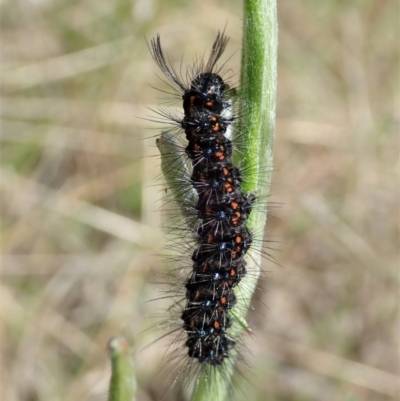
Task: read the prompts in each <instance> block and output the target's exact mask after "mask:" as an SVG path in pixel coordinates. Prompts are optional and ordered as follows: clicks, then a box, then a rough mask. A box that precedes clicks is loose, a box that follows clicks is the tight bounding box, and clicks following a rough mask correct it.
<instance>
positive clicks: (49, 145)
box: [0, 0, 399, 401]
mask: <svg viewBox="0 0 400 401" xmlns="http://www.w3.org/2000/svg"><path fill="white" fill-rule="evenodd" d="M216 3H217V2H214V1H211V0H209V1H204V2H200V1H190V2H188V1H179V0H175V1H172V0H171V1H161V0H153V1H150V0H138V1H136V2H130V1H128V0H118V1H105V0H84V1H80V2H79V1H73V2H72V1H67V0H57V1H56V0H46V1H44V0H42V1H34V2H33V1H28V0H20V1H13V0H10V1H3V2H2V4H1V9H2V10H1V23H2V47H1V49H2V50H1V55H2V81H3V90H2V109H1V113H2V136H1V141H2V157H1V162H2V164H1V177H0V184H1V186H0V188H1V195H2V201H1V209H2V270H1V276H2V284H1V292H0V295H1V300H2V302H1V305H2V307H1V322H2V341H1V351H2V364H1V368H2V370H1V378H2V385H1V386H2V387H1V391H2V394H3V398H2V399H3V400H7V401H17V400H18V401H36V400H40V401H47V400H51V401H57V400H66V401H76V400H90V401H95V400H96V401H97V400H105V399H106V394H107V385H108V380H109V373H110V372H109V361H108V358H107V354H106V351H105V350H106V343H107V340H108V339H109V338H110V337H112V336H114V335H118V334H124V335H125V336H126V337H127V338H129V339H130V341H132V342H134V343H135V344H137V348H138V349H140V348H141V347H142V346H143V344H145V343H146V342H147V339H146V334H144V335H143V334H142V335H140V336H139V333H140V332H141V331H142V330H143V329H144V328H145V327H146V326H148V320H147V316H148V314H149V313H150V311H151V307H152V306H151V304H145V303H144V302H145V301H146V300H148V299H151V298H154V297H155V296H156V292H155V289H154V288H153V287H152V286H151V285H149V284H146V283H148V282H149V281H151V279H152V276H154V273H155V272H156V271H160V270H162V269H163V266H162V265H161V263H160V262H159V261H158V259H157V258H156V257H154V256H153V255H154V254H155V253H157V252H158V251H159V248H160V242H161V238H162V233H161V232H160V229H159V221H160V216H159V213H158V212H156V211H155V210H156V209H157V207H158V204H156V203H155V199H158V198H159V197H160V195H159V193H158V189H155V188H154V187H152V184H154V182H155V177H156V176H157V174H158V161H157V159H156V158H143V156H148V155H150V154H156V149H155V147H154V144H153V141H152V140H151V141H142V139H143V138H144V137H147V136H149V135H152V134H154V132H150V131H148V130H146V129H145V127H146V126H148V125H149V124H148V123H146V122H143V121H142V120H140V119H138V118H136V117H137V116H138V117H146V115H147V114H148V112H147V111H146V109H145V106H150V107H151V106H152V105H154V104H157V99H156V97H157V93H156V92H155V91H154V90H152V89H151V88H150V84H153V85H156V86H159V85H160V84H159V81H158V80H157V78H156V77H155V75H154V72H155V71H156V67H155V65H154V63H153V62H152V60H151V57H150V55H149V53H148V51H147V48H146V45H145V41H144V35H146V36H147V37H148V38H150V37H151V36H153V35H154V34H155V33H156V32H160V33H162V34H163V37H164V38H165V46H166V50H167V51H168V52H169V53H170V54H171V58H172V59H174V60H176V61H178V62H179V60H180V56H181V54H182V52H184V53H185V59H186V60H191V57H192V56H194V54H195V53H196V52H197V54H198V53H199V52H201V51H202V50H203V49H205V48H206V47H207V46H209V45H210V41H211V40H212V38H213V37H214V35H215V33H216V30H217V29H221V28H223V26H224V25H225V23H226V21H228V27H227V33H228V34H229V35H230V36H231V38H232V39H231V43H230V45H229V50H228V52H232V53H233V52H234V51H235V50H239V49H240V27H241V22H240V17H241V2H239V1H236V0H235V1H228V0H225V1H220V2H218V6H216V5H215V4H216ZM279 22H280V32H279V34H280V49H279V85H278V86H279V90H278V116H277V117H278V119H277V138H276V144H275V163H274V164H275V167H276V169H277V171H276V172H275V173H274V176H273V188H272V193H273V197H272V200H273V201H275V202H281V203H282V205H281V207H280V208H279V209H274V210H273V214H274V215H275V216H276V217H279V219H275V218H270V219H269V224H268V232H269V233H270V235H273V237H274V238H276V239H277V240H280V241H281V244H280V245H279V248H280V252H276V253H275V254H274V256H275V257H276V258H277V259H278V260H279V262H280V264H281V265H282V266H283V268H280V267H278V266H276V265H273V264H271V263H269V262H267V261H266V262H265V265H264V268H265V269H266V270H268V271H270V273H269V277H270V278H271V279H270V280H268V281H267V282H265V283H264V284H263V285H265V286H266V288H267V289H268V293H267V294H265V295H263V299H262V300H255V302H254V304H255V305H254V306H255V310H256V313H255V314H253V315H252V317H251V319H252V323H253V325H254V332H255V334H256V335H255V338H254V339H252V340H250V342H249V346H250V348H251V349H252V352H253V355H248V359H249V362H250V364H251V366H252V368H251V371H247V370H246V369H245V374H246V375H247V374H248V375H249V376H250V377H251V381H252V382H253V383H254V385H253V386H249V385H247V384H246V382H242V381H241V379H240V378H239V379H238V380H239V383H240V386H241V388H242V391H243V393H242V394H241V395H240V394H239V395H238V399H243V397H244V396H245V398H246V399H247V400H258V399H259V400H269V401H273V400H280V401H284V400H287V401H289V400H298V401H300V400H318V401H319V400H326V401H342V400H347V401H350V400H354V401H355V400H358V401H372V400H377V401H385V400H393V399H395V398H396V394H397V396H398V393H397V392H398V387H397V386H398V374H399V353H398V345H399V344H398V335H399V311H398V306H399V289H398V284H399V274H398V273H399V271H398V268H399V253H398V246H399V241H398V240H399V204H398V200H399V193H398V189H399V188H398V187H399V185H398V184H399V183H398V168H399V157H398V151H399V140H398V137H397V136H396V133H397V132H396V128H397V124H398V115H399V114H398V113H399V103H398V84H399V82H398V69H397V68H398V45H399V43H398V42H399V40H398V33H399V32H398V29H397V28H398V9H396V6H395V3H394V2H392V1H388V0H386V1H382V0H364V1H361V0H359V1H352V2H350V1H349V2H330V1H316V0H308V1H302V2H298V1H295V0H284V1H280V2H279ZM238 53H239V52H237V54H235V55H234V57H233V60H232V65H233V69H234V70H235V71H237V67H235V64H237V60H238V58H239V54H238ZM261 301H263V302H265V303H266V304H267V305H268V309H266V308H265V307H264V306H263V305H262V303H261ZM161 352H162V350H160V347H158V346H157V345H155V346H153V347H150V348H149V349H146V350H145V351H142V352H137V353H136V355H135V358H136V359H135V360H136V365H137V370H138V380H139V386H140V388H139V395H138V400H139V401H144V400H146V401H147V400H153V399H155V394H156V392H157V390H158V387H160V386H161V387H162V385H161V384H160V382H159V380H160V379H156V378H155V377H156V376H155V373H156V371H157V368H158V366H159V360H160V354H161ZM243 394H244V396H243ZM171 399H173V398H171Z"/></svg>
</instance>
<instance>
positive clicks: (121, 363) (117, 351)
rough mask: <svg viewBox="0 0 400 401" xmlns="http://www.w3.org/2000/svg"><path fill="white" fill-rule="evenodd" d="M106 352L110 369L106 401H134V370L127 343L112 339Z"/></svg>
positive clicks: (120, 339) (121, 339) (123, 340)
mask: <svg viewBox="0 0 400 401" xmlns="http://www.w3.org/2000/svg"><path fill="white" fill-rule="evenodd" d="M108 350H109V353H110V357H111V367H112V374H111V381H110V392H109V394H108V401H135V399H136V378H135V370H134V365H133V358H132V355H131V353H130V350H129V346H128V343H127V341H126V340H125V339H124V338H121V337H116V338H112V339H111V340H110V341H109V343H108Z"/></svg>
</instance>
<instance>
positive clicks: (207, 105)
mask: <svg viewBox="0 0 400 401" xmlns="http://www.w3.org/2000/svg"><path fill="white" fill-rule="evenodd" d="M227 42H228V38H227V37H226V36H225V34H224V33H222V34H221V33H218V35H217V37H216V39H215V41H214V43H213V46H212V49H211V52H210V55H209V58H208V60H207V62H204V61H203V60H200V61H198V62H197V63H196V64H195V66H194V67H193V68H192V70H191V71H190V73H189V74H187V75H188V76H187V79H186V81H187V82H185V81H184V80H183V79H182V78H181V77H180V75H179V74H178V73H177V71H176V70H175V69H174V67H173V66H172V65H171V64H170V63H169V62H167V59H166V57H165V55H164V53H163V50H162V47H161V41H160V36H159V35H157V37H156V38H154V39H153V40H152V41H151V42H150V46H149V47H150V51H151V54H152V56H153V58H154V60H155V61H156V63H157V65H158V66H159V68H160V69H161V70H162V72H163V73H164V75H165V76H166V77H167V78H168V80H169V81H170V83H169V85H170V88H171V89H172V90H173V95H175V96H176V97H178V98H180V100H181V101H182V105H183V115H182V116H179V115H173V114H172V113H171V112H170V111H169V110H166V109H159V111H158V114H159V115H161V116H162V117H164V118H167V119H169V120H170V121H172V123H173V124H174V125H175V127H176V128H175V131H176V132H175V134H176V135H180V134H181V133H184V134H185V137H186V140H187V142H186V146H185V150H184V154H182V157H183V156H186V157H187V158H188V160H189V163H188V164H189V170H190V173H189V175H190V177H188V178H186V177H182V181H186V182H188V183H190V188H185V189H181V191H186V192H195V193H196V196H195V197H194V198H195V201H194V203H193V204H192V206H191V207H192V210H193V211H194V213H195V214H194V216H193V217H194V220H195V224H189V226H190V232H191V233H193V234H194V241H193V243H194V244H193V247H190V245H189V246H188V247H187V256H188V257H190V256H191V262H190V263H191V266H190V271H189V273H188V274H187V275H186V277H185V278H184V280H182V282H181V283H179V284H178V285H177V284H175V285H176V287H178V289H179V290H178V291H177V294H175V293H173V295H170V296H171V297H176V296H180V295H182V294H183V302H182V303H180V302H177V303H175V304H174V308H178V309H179V308H180V312H179V313H180V318H181V323H180V325H179V327H178V328H177V329H174V330H172V332H174V331H175V330H176V331H179V334H178V335H177V337H176V340H175V343H181V344H182V343H183V344H184V347H181V349H182V348H183V349H184V351H182V350H181V351H180V352H179V353H178V354H177V355H176V356H173V358H175V357H180V356H182V354H183V353H185V354H186V355H187V357H188V358H189V359H190V369H192V367H193V365H196V364H197V365H196V366H195V367H194V368H193V370H195V371H196V370H197V369H198V368H199V369H201V368H205V369H206V370H208V371H209V370H210V369H211V370H212V369H213V368H218V367H220V366H222V365H223V364H225V363H227V361H229V359H230V357H231V351H232V350H233V349H234V348H235V347H236V346H237V343H238V339H236V338H233V336H232V335H231V334H230V331H231V330H230V328H231V326H232V324H233V320H234V316H233V315H234V308H235V305H236V304H237V295H236V294H235V291H234V289H235V287H237V285H238V284H239V283H240V282H241V280H242V279H244V278H245V277H246V275H247V274H248V272H247V269H246V260H245V256H246V253H247V252H248V250H249V249H250V247H251V246H252V244H253V234H252V232H251V231H250V230H249V229H248V228H247V227H246V223H247V220H248V218H249V215H250V213H251V210H252V208H253V205H254V202H255V201H256V196H255V195H253V194H245V193H243V191H242V188H241V185H242V171H241V170H240V168H238V167H237V166H235V165H234V164H233V161H232V152H233V144H232V141H231V140H230V139H229V137H228V135H227V134H228V130H229V129H230V128H231V126H232V124H234V123H235V121H236V118H237V116H236V115H235V114H234V113H233V112H232V107H233V103H234V99H233V93H234V90H233V89H232V88H230V87H229V86H228V85H227V84H226V82H225V81H224V79H223V78H222V77H221V75H222V68H221V67H217V62H218V61H219V59H220V57H221V55H222V54H223V52H224V50H225V47H226V44H227ZM177 164H179V162H178V163H177ZM172 168H174V167H172ZM178 170H179V169H177V173H178ZM182 185H183V184H182ZM192 198H193V197H192ZM179 202H182V201H179V200H178V201H177V203H178V204H179ZM178 206H181V205H178ZM182 232H185V230H184V229H182ZM185 240H186V239H181V241H185ZM188 241H189V240H188ZM168 328H170V326H169V325H168ZM182 329H183V332H182Z"/></svg>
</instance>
